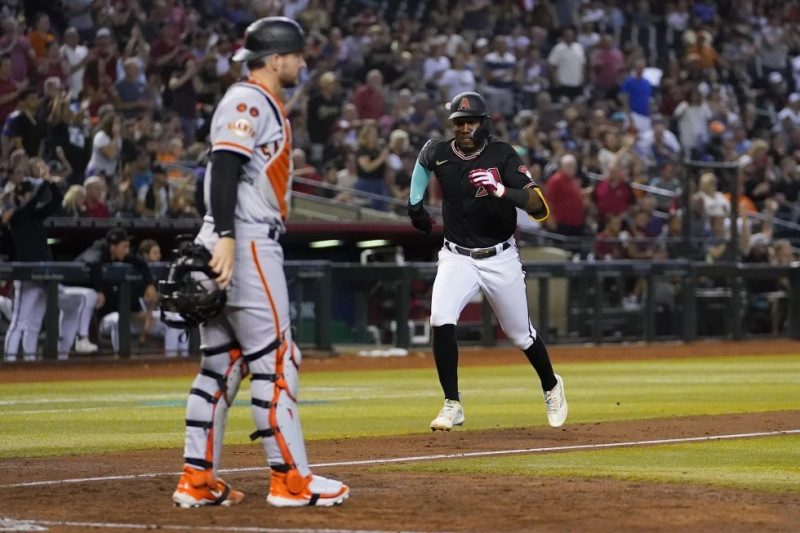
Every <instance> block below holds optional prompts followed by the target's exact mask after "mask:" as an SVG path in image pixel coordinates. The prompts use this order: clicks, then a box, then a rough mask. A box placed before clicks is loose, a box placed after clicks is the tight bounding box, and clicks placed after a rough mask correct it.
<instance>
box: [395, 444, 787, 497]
mask: <svg viewBox="0 0 800 533" xmlns="http://www.w3.org/2000/svg"><path fill="white" fill-rule="evenodd" d="M379 468H380V469H382V470H394V471H404V472H417V473H448V474H464V475H483V474H486V473H487V472H492V473H494V474H505V475H512V476H531V477H557V478H558V477H563V478H606V479H615V480H625V481H645V482H664V483H693V484H707V485H715V486H722V487H733V488H741V489H750V490H758V491H763V492H791V493H798V494H800V436H798V435H788V436H780V437H769V438H764V439H758V438H753V439H741V440H726V441H709V442H702V443H691V444H670V445H660V446H648V447H632V448H613V449H606V450H597V451H579V452H571V453H548V454H529V455H514V456H499V457H481V458H475V459H463V460H458V461H454V460H447V461H434V462H418V463H412V464H408V465H402V466H396V465H393V466H385V467H379Z"/></svg>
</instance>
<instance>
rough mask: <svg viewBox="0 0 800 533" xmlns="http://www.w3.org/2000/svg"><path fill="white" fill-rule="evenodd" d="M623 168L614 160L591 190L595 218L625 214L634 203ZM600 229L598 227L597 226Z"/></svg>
mask: <svg viewBox="0 0 800 533" xmlns="http://www.w3.org/2000/svg"><path fill="white" fill-rule="evenodd" d="M625 177H626V172H625V168H624V167H623V166H622V164H620V163H619V162H618V161H615V162H613V163H612V164H611V166H610V167H609V168H608V172H607V174H606V177H605V178H603V181H601V182H600V183H598V184H597V185H596V186H595V188H594V191H592V201H593V202H594V205H595V208H596V209H597V220H598V221H605V219H606V215H608V214H609V213H613V214H615V215H621V214H627V212H628V210H629V209H630V208H631V207H632V206H633V205H634V204H635V203H636V196H635V195H634V194H633V189H632V188H631V186H630V185H629V184H628V182H627V181H626V180H625ZM548 198H550V197H549V196H548ZM598 229H600V228H598Z"/></svg>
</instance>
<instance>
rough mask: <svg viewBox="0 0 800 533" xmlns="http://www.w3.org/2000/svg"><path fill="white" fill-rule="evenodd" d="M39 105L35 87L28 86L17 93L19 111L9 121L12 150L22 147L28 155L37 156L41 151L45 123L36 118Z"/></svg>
mask: <svg viewBox="0 0 800 533" xmlns="http://www.w3.org/2000/svg"><path fill="white" fill-rule="evenodd" d="M38 107H39V95H38V94H37V93H36V89H33V88H31V87H28V88H27V89H23V90H22V92H20V93H19V110H20V113H19V114H18V115H16V116H15V117H14V119H12V121H11V132H12V137H11V146H12V150H13V149H17V148H22V149H24V150H25V153H26V154H28V157H34V156H38V155H40V154H41V153H42V148H43V142H42V141H44V139H45V136H46V134H47V132H46V129H45V127H46V125H45V124H43V123H41V122H40V121H37V120H36V118H35V117H36V110H37V109H38Z"/></svg>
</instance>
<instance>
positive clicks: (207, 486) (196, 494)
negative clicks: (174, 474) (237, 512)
mask: <svg viewBox="0 0 800 533" xmlns="http://www.w3.org/2000/svg"><path fill="white" fill-rule="evenodd" d="M243 499H244V494H243V493H241V492H239V491H238V490H233V489H232V488H231V487H230V485H228V484H227V483H225V482H224V481H222V480H221V479H219V478H214V471H213V470H210V469H209V470H195V469H194V468H190V467H188V466H184V467H183V475H182V476H181V479H180V481H178V488H176V489H175V492H173V493H172V501H173V502H174V503H175V506H176V507H183V508H184V509H189V508H191V507H200V506H203V505H222V506H224V507H228V506H231V505H236V504H237V503H239V502H240V501H242V500H243Z"/></svg>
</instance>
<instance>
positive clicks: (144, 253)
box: [138, 239, 161, 263]
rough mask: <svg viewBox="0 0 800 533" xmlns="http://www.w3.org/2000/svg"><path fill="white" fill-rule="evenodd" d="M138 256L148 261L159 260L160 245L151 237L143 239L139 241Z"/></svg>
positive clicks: (154, 261) (156, 261)
mask: <svg viewBox="0 0 800 533" xmlns="http://www.w3.org/2000/svg"><path fill="white" fill-rule="evenodd" d="M138 252H139V256H140V257H141V258H142V259H144V260H145V261H147V262H148V263H158V262H160V261H161V247H160V246H159V245H158V242H156V241H154V240H153V239H144V240H143V241H142V242H140V243H139V249H138Z"/></svg>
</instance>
